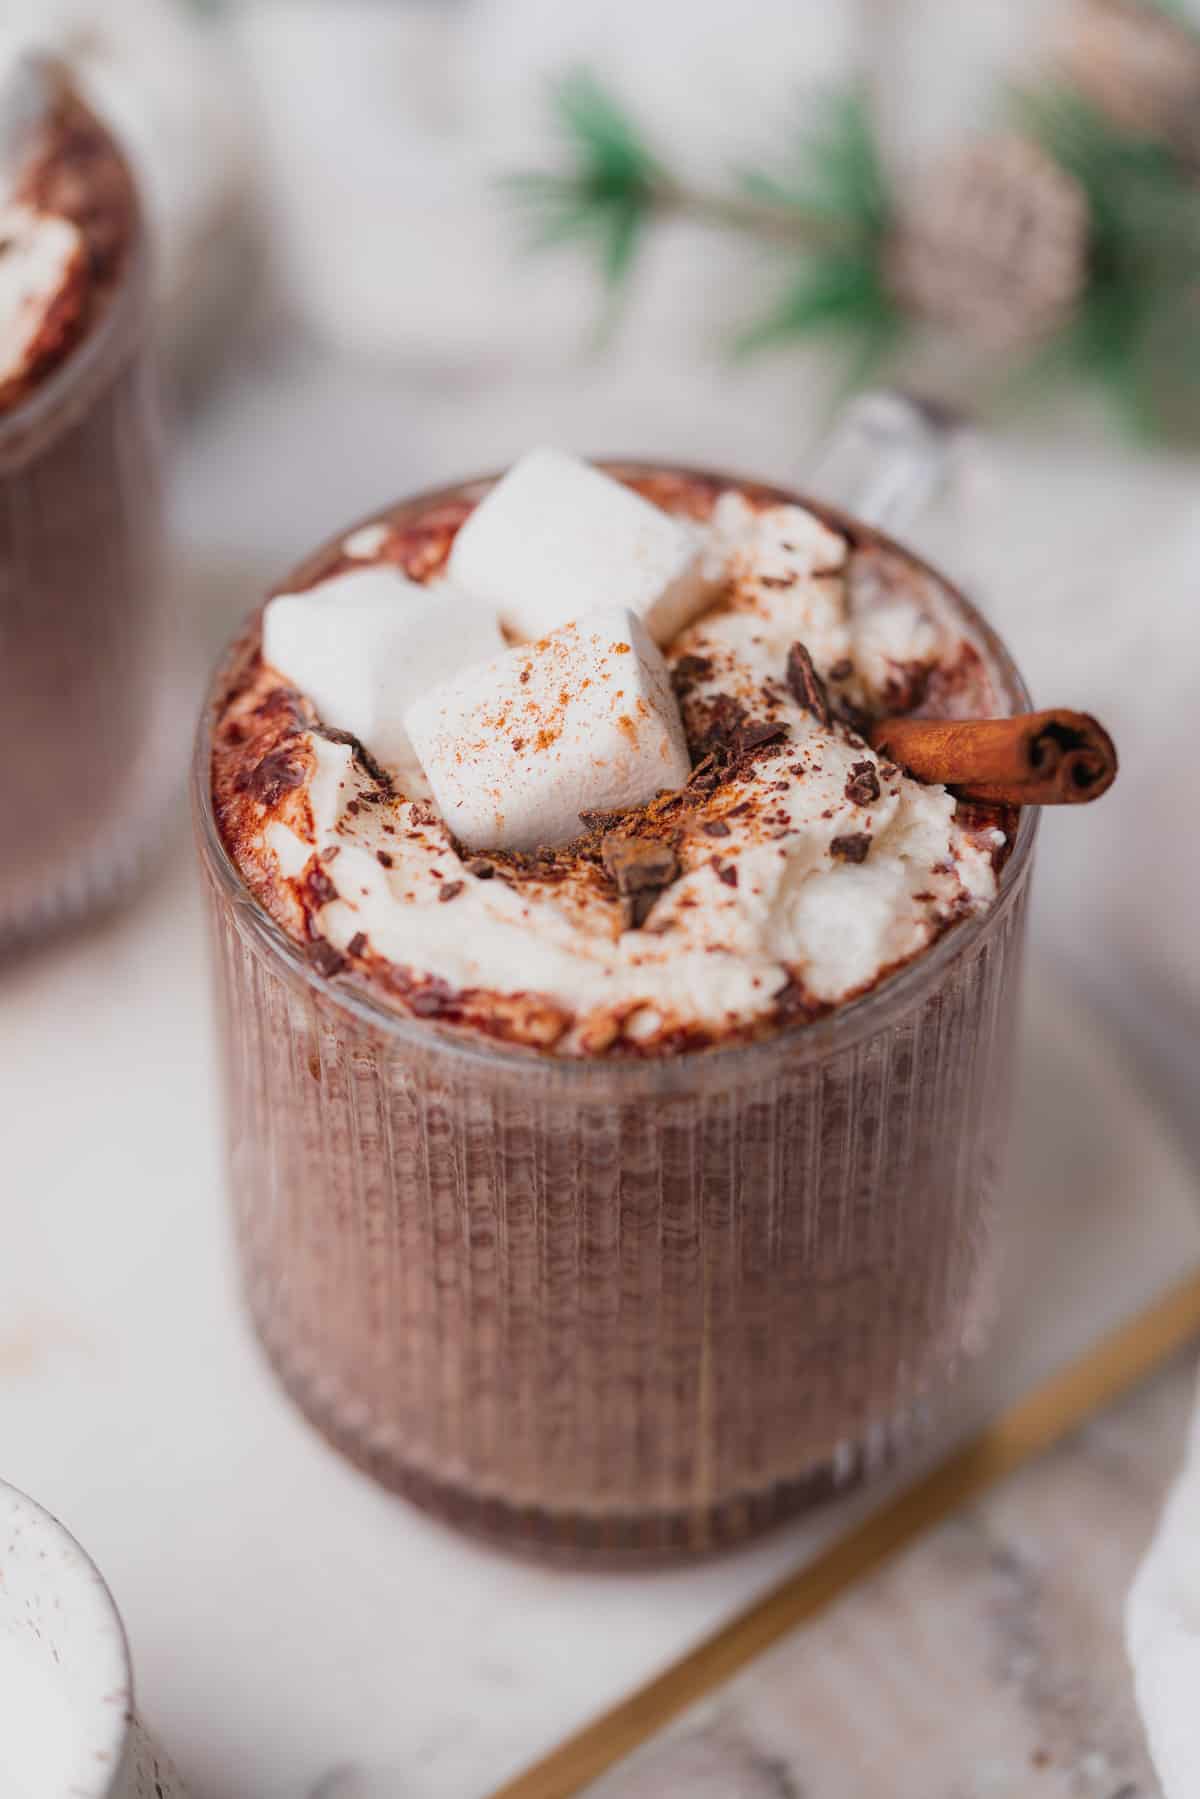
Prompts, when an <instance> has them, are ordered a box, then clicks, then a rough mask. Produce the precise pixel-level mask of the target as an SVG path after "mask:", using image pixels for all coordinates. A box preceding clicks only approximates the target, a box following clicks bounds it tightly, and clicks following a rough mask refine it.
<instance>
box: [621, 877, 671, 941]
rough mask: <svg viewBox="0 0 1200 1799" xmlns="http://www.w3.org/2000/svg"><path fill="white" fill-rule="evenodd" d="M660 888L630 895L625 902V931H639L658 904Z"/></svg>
mask: <svg viewBox="0 0 1200 1799" xmlns="http://www.w3.org/2000/svg"><path fill="white" fill-rule="evenodd" d="M661 892H662V888H661V887H653V888H647V889H646V891H645V893H631V894H630V895H629V897H628V898H627V899H626V901H625V929H626V930H627V931H640V930H641V928H642V926H643V925H644V924H645V922H646V920H647V919H648V918H649V916H650V914H651V912H653V910H654V908H655V906H656V905H657V903H658V897H659V895H660V894H661Z"/></svg>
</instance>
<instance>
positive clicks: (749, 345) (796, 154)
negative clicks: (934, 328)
mask: <svg viewBox="0 0 1200 1799" xmlns="http://www.w3.org/2000/svg"><path fill="white" fill-rule="evenodd" d="M806 111H807V116H806V119H805V121H804V124H803V126H802V128H801V129H800V130H799V131H798V133H797V135H796V138H795V141H794V146H793V149H792V152H791V155H790V157H789V159H788V162H787V164H786V165H785V167H784V168H783V169H782V170H781V171H780V172H778V173H768V172H764V171H762V170H759V169H748V170H744V171H742V173H741V177H740V186H741V189H742V191H743V192H744V193H746V194H748V195H750V196H751V197H752V198H754V199H756V200H758V201H768V200H769V201H770V202H771V203H772V204H774V205H776V206H780V207H786V208H790V209H792V210H794V211H795V212H796V213H797V214H798V215H799V216H801V217H803V218H804V219H805V220H807V221H809V222H810V226H811V222H812V221H820V222H821V224H822V226H823V227H824V229H823V230H822V232H821V233H820V234H819V235H818V234H817V233H815V232H813V231H812V230H811V228H810V230H809V231H808V233H807V234H806V241H805V243H804V246H803V248H802V250H801V253H800V254H799V256H798V258H797V262H796V267H795V269H794V272H793V273H792V275H791V277H790V279H789V280H788V282H787V283H786V285H785V287H784V289H783V291H782V293H781V294H780V296H779V299H778V301H777V302H776V304H775V306H774V307H773V308H772V309H771V311H770V312H769V313H768V314H767V315H766V317H765V318H763V319H761V320H758V321H757V322H755V323H753V324H751V325H750V326H749V327H748V328H747V329H745V330H744V331H743V332H742V333H741V335H740V336H739V338H738V339H737V348H738V349H739V350H740V351H742V352H747V351H753V350H759V349H764V348H767V347H769V346H771V345H774V344H778V343H780V342H782V341H784V340H785V339H787V338H791V337H796V336H799V335H801V334H806V333H811V332H814V331H823V332H830V333H836V334H837V335H839V336H840V337H841V338H842V339H843V340H844V342H845V343H846V345H847V347H848V349H849V351H850V358H851V360H850V368H849V371H848V379H850V380H853V381H857V380H862V379H864V378H865V377H866V376H867V374H868V373H873V372H875V370H876V369H877V368H878V365H879V364H880V363H881V362H882V361H883V360H884V359H885V358H886V356H887V354H888V353H889V351H890V350H891V349H892V348H893V346H894V345H895V344H896V343H897V342H898V341H899V339H900V337H901V336H902V334H903V330H904V318H903V315H902V313H901V311H900V309H899V307H898V306H897V304H896V301H895V299H894V297H893V295H892V294H891V293H890V291H889V290H888V287H887V285H886V283H885V280H884V277H883V255H882V251H883V243H884V239H885V236H886V234H887V231H888V229H889V225H890V218H891V210H892V209H891V202H890V196H889V192H888V184H887V179H886V176H885V173H884V167H883V160H882V157H881V155H880V153H879V148H878V144H877V142H876V138H875V132H874V129H873V126H872V122H871V114H870V109H869V106H868V103H867V100H866V97H865V95H864V94H863V93H862V92H861V91H859V90H858V89H851V90H849V91H847V92H845V93H841V94H836V95H829V96H826V97H824V98H822V99H819V100H816V101H813V102H810V103H809V105H808V107H807V109H806Z"/></svg>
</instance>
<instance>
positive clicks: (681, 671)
mask: <svg viewBox="0 0 1200 1799" xmlns="http://www.w3.org/2000/svg"><path fill="white" fill-rule="evenodd" d="M712 672H713V665H712V662H711V661H710V660H709V658H708V657H707V656H681V657H680V658H679V661H678V662H677V663H676V664H675V665H674V667H673V668H672V670H671V685H672V686H673V687H674V689H675V691H676V693H677V694H679V695H680V697H683V696H684V695H685V694H688V693H690V692H691V690H692V688H693V687H695V686H696V684H697V682H699V681H707V680H709V679H710V678H711V676H712Z"/></svg>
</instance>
